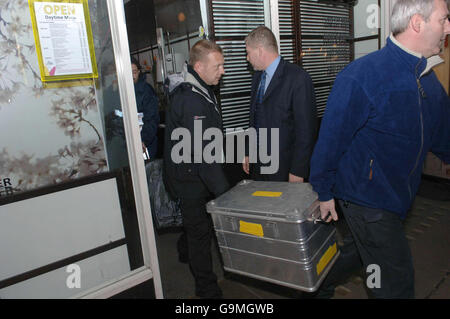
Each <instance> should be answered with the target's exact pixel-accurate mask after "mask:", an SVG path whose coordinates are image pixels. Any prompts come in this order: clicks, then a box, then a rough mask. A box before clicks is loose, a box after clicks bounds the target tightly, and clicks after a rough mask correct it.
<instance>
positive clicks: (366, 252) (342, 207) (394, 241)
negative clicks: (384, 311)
mask: <svg viewBox="0 0 450 319" xmlns="http://www.w3.org/2000/svg"><path fill="white" fill-rule="evenodd" d="M336 208H337V209H338V210H339V213H340V215H342V214H343V217H344V219H345V222H346V226H348V229H347V232H344V234H343V242H344V244H343V246H342V247H340V252H341V255H340V256H339V258H338V260H337V261H336V263H335V265H333V268H332V269H331V270H330V272H329V274H328V275H327V277H326V278H325V280H324V282H323V284H322V286H321V288H320V289H319V292H318V294H317V297H318V298H331V297H332V296H333V294H334V288H335V287H336V285H338V284H340V283H342V282H343V281H345V280H346V279H348V277H349V276H350V275H352V274H353V273H355V271H357V270H361V268H362V269H363V271H364V272H365V273H366V275H367V277H369V278H367V279H368V280H367V279H366V285H367V288H368V289H369V291H370V292H371V293H372V295H373V297H375V298H384V299H388V298H389V299H393V298H414V267H413V262H412V256H411V251H410V248H409V244H408V241H407V239H406V237H405V234H404V230H403V223H402V220H401V219H400V218H399V217H398V216H397V215H396V214H395V213H391V212H388V211H384V210H381V209H373V208H368V207H363V206H359V205H356V204H353V203H348V202H344V201H341V200H339V201H336ZM341 218H342V216H341ZM373 265H375V266H376V267H379V268H378V269H376V268H374V267H373ZM369 266H371V267H369ZM378 270H379V278H378V279H379V282H377V277H376V275H377V274H376V272H378Z"/></svg>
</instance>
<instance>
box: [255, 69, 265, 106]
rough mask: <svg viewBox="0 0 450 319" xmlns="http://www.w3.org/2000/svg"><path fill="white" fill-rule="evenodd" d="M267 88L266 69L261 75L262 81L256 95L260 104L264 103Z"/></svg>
mask: <svg viewBox="0 0 450 319" xmlns="http://www.w3.org/2000/svg"><path fill="white" fill-rule="evenodd" d="M265 89H266V71H264V72H263V73H262V75H261V82H259V89H258V95H257V96H256V101H257V103H259V104H261V103H262V100H263V97H264V91H265Z"/></svg>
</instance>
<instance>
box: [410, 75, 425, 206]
mask: <svg viewBox="0 0 450 319" xmlns="http://www.w3.org/2000/svg"><path fill="white" fill-rule="evenodd" d="M416 74H417V73H416ZM416 81H417V89H418V96H419V112H420V129H421V142H420V150H419V153H418V154H417V158H416V164H415V165H414V168H413V169H412V171H411V172H410V173H409V175H408V191H409V199H410V200H411V199H412V190H411V176H412V175H413V174H414V172H415V171H416V169H417V166H418V165H419V160H420V156H421V154H422V152H423V140H424V138H423V113H422V97H424V98H425V97H426V94H425V91H424V89H423V87H422V84H421V83H420V78H416Z"/></svg>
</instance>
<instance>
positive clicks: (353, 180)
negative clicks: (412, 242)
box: [310, 38, 450, 218]
mask: <svg viewBox="0 0 450 319" xmlns="http://www.w3.org/2000/svg"><path fill="white" fill-rule="evenodd" d="M393 41H394V42H396V41H395V39H394V40H391V38H389V39H388V40H387V45H386V47H384V48H383V49H381V50H379V51H377V52H374V53H371V54H369V55H367V56H365V57H363V58H360V59H358V60H356V61H354V62H353V63H351V64H350V65H349V66H347V67H346V68H345V69H344V70H343V71H342V72H341V73H340V74H339V75H338V77H337V78H336V81H335V84H334V86H333V89H332V92H331V94H330V96H329V100H328V104H327V108H326V111H325V115H324V118H323V121H322V126H321V130H320V133H319V139H318V142H317V144H316V147H315V150H314V153H313V156H312V159H311V176H310V182H311V184H312V185H313V187H314V190H315V191H316V192H317V193H318V194H319V200H321V201H327V200H330V199H332V198H333V197H334V198H339V199H343V200H348V201H351V202H354V203H356V204H360V205H362V206H366V207H371V208H379V209H385V210H387V211H391V212H394V213H397V214H398V215H400V217H401V218H405V217H406V213H407V211H408V210H409V208H410V206H411V204H412V202H413V200H414V197H415V195H416V192H417V190H418V188H419V184H420V180H421V175H422V168H423V162H424V159H425V157H426V155H427V153H428V152H429V151H432V152H433V153H434V154H436V155H437V156H438V157H439V158H441V159H442V160H443V161H444V162H446V163H449V162H450V99H449V97H448V95H447V94H446V93H445V91H444V89H443V87H442V85H441V84H440V82H439V81H438V80H437V78H436V76H435V74H434V72H432V71H429V72H425V74H423V73H424V71H425V70H426V68H427V59H425V58H424V57H422V58H419V57H417V56H416V55H413V54H411V52H407V51H405V50H404V48H401V47H400V46H399V44H398V43H394V42H393Z"/></svg>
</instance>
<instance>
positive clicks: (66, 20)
mask: <svg viewBox="0 0 450 319" xmlns="http://www.w3.org/2000/svg"><path fill="white" fill-rule="evenodd" d="M80 66H83V67H80ZM0 67H1V70H2V72H1V73H0V125H1V127H2V128H3V130H4V133H3V134H0V258H1V264H2V267H0V298H2V299H7V298H72V297H84V298H94V297H98V298H105V297H110V296H113V295H115V294H117V293H120V292H122V291H124V290H125V289H127V288H130V287H132V286H134V285H137V284H140V283H142V282H144V281H148V280H152V282H153V286H154V297H156V298H162V297H163V296H162V289H161V280H160V275H159V265H158V259H157V253H156V247H155V239H154V233H153V223H152V217H151V210H150V203H149V196H148V188H147V181H146V175H145V168H144V161H143V156H142V142H141V139H140V128H139V124H138V115H137V110H136V101H135V97H134V88H133V79H132V73H131V64H130V55H129V49H128V39H127V33H126V26H125V17H124V9H123V1H121V0H108V1H104V0H79V1H70V3H69V2H68V1H61V0H53V1H52V0H48V1H42V0H34V1H33V0H29V1H19V2H18V1H16V0H4V1H2V6H1V8H0Z"/></svg>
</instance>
